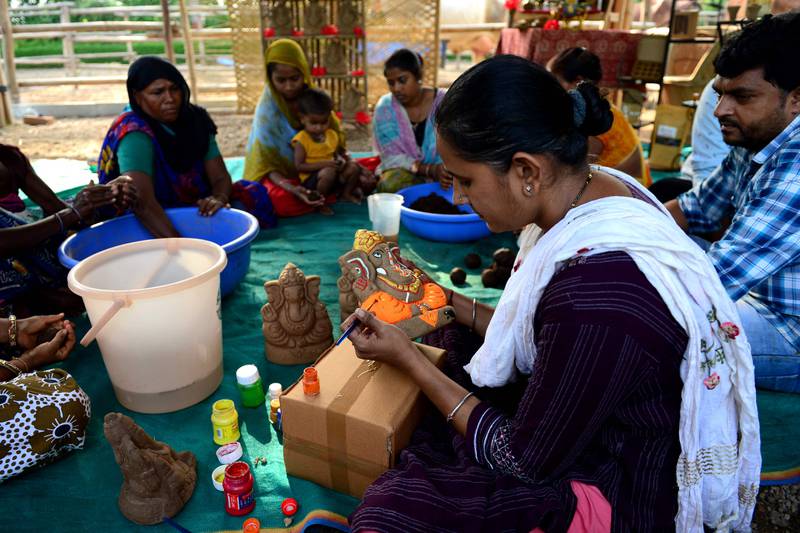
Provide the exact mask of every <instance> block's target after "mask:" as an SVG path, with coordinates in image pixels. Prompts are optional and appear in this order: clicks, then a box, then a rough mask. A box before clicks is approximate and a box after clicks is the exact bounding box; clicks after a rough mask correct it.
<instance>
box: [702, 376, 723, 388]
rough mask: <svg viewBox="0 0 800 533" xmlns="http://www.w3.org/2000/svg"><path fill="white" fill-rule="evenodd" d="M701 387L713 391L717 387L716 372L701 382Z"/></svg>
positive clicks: (717, 378)
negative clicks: (703, 386)
mask: <svg viewBox="0 0 800 533" xmlns="http://www.w3.org/2000/svg"><path fill="white" fill-rule="evenodd" d="M703 385H705V386H706V388H707V389H708V390H714V389H716V388H717V385H719V374H717V373H716V372H714V373H712V374H711V375H710V376H708V377H707V378H706V379H704V380H703Z"/></svg>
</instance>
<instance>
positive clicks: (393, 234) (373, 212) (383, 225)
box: [367, 192, 403, 242]
mask: <svg viewBox="0 0 800 533" xmlns="http://www.w3.org/2000/svg"><path fill="white" fill-rule="evenodd" d="M402 205H403V197H402V196H400V195H399V194H391V193H385V192H381V193H377V194H372V195H370V196H367V208H368V209H369V219H370V221H371V222H372V229H373V230H374V231H377V232H378V233H381V234H382V235H384V236H385V237H387V239H388V240H391V241H395V242H397V235H398V233H400V206H402Z"/></svg>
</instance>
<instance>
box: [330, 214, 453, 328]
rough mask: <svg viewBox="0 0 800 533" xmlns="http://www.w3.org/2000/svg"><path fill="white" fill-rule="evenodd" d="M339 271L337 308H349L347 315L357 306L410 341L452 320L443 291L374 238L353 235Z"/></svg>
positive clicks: (396, 248)
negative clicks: (386, 323) (353, 239)
mask: <svg viewBox="0 0 800 533" xmlns="http://www.w3.org/2000/svg"><path fill="white" fill-rule="evenodd" d="M339 266H340V267H341V269H342V277H341V278H339V282H338V287H339V290H340V292H341V293H342V294H341V295H340V302H344V301H347V300H350V301H351V302H352V303H353V306H352V309H348V311H349V312H352V310H353V309H355V305H359V306H360V307H361V308H362V309H368V310H369V311H370V312H371V313H372V314H374V315H375V316H377V317H378V318H380V319H381V320H383V321H384V322H388V323H390V324H394V325H396V326H397V327H399V328H400V329H402V330H403V331H404V332H405V333H406V334H407V335H408V336H409V337H410V338H412V339H414V338H417V337H421V336H423V335H425V334H426V333H430V332H431V331H433V330H435V329H438V328H441V327H442V326H444V325H446V324H449V323H450V322H452V321H453V320H454V319H455V311H454V310H453V308H452V307H451V306H449V305H447V295H446V294H445V292H444V290H443V289H442V288H441V287H440V286H438V285H437V284H435V283H433V282H432V281H431V280H430V278H428V277H427V276H426V275H425V274H424V273H423V272H422V271H421V270H419V269H418V268H416V267H414V266H413V265H410V264H408V263H407V262H405V261H404V260H403V259H402V258H401V257H400V247H399V246H398V245H397V243H395V242H391V241H387V240H386V239H385V238H384V236H383V235H381V234H380V233H378V232H375V231H369V230H363V229H361V230H358V231H357V232H356V236H355V241H354V242H353V249H352V250H351V251H349V252H347V253H346V254H344V255H343V256H341V257H340V258H339ZM347 293H350V294H347ZM351 295H352V296H354V297H355V298H354V299H353V298H352V297H351ZM353 300H355V301H353ZM342 311H343V313H344V312H345V306H342ZM348 314H349V313H348Z"/></svg>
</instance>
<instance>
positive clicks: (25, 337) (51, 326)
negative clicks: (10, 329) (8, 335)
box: [17, 313, 68, 350]
mask: <svg viewBox="0 0 800 533" xmlns="http://www.w3.org/2000/svg"><path fill="white" fill-rule="evenodd" d="M67 323H68V322H65V321H64V313H60V314H57V315H44V316H32V317H30V318H22V319H20V320H17V343H18V344H19V345H20V346H21V347H22V348H23V349H24V350H32V349H33V348H35V347H36V346H37V345H38V344H41V343H42V342H43V341H44V342H46V341H49V340H51V339H52V337H54V336H55V334H57V332H58V331H59V330H61V329H63V328H64V327H65V324H67ZM48 330H49V331H48ZM46 336H49V337H50V338H46Z"/></svg>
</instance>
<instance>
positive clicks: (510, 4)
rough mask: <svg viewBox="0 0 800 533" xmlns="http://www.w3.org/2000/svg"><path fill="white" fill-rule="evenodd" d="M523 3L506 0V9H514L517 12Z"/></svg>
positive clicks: (516, 0)
mask: <svg viewBox="0 0 800 533" xmlns="http://www.w3.org/2000/svg"><path fill="white" fill-rule="evenodd" d="M521 3H522V0H506V4H505V6H506V9H508V10H512V9H513V10H517V9H519V6H520V4H521Z"/></svg>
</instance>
